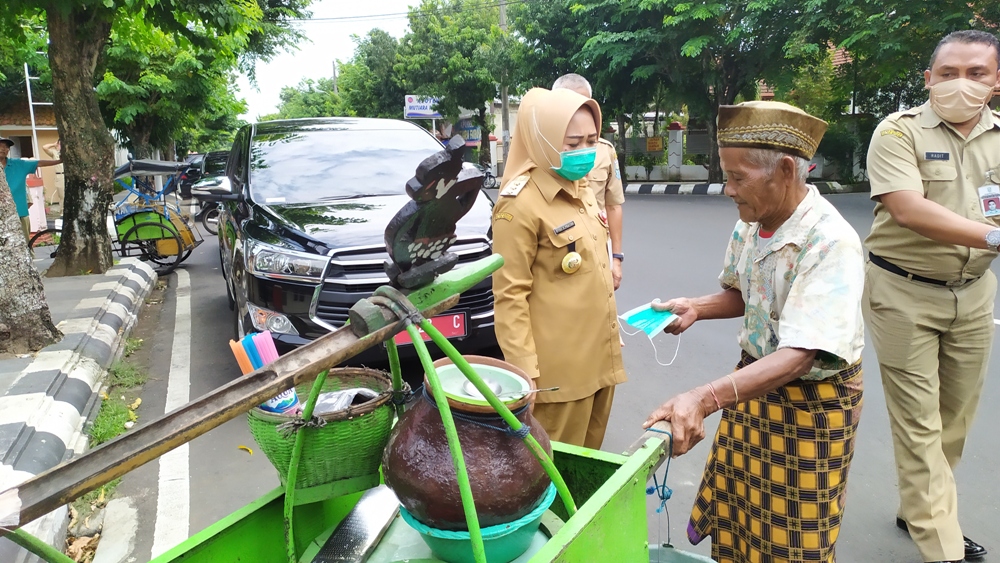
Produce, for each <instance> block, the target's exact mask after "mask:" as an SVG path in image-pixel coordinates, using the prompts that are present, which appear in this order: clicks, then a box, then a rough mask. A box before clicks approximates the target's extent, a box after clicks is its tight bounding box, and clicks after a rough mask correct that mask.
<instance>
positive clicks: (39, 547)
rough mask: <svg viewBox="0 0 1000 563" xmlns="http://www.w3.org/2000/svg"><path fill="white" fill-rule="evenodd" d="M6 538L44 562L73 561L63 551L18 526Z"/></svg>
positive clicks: (69, 562) (59, 562)
mask: <svg viewBox="0 0 1000 563" xmlns="http://www.w3.org/2000/svg"><path fill="white" fill-rule="evenodd" d="M7 538H8V539H9V540H10V541H12V542H14V543H16V544H17V545H19V546H21V547H23V548H24V549H27V550H28V551H30V552H31V553H33V554H35V555H37V556H39V557H41V558H42V561H45V563H73V560H72V559H70V558H69V556H67V555H66V554H65V553H63V552H61V551H59V550H58V549H56V548H54V547H52V546H51V545H49V544H47V543H45V542H43V541H42V540H40V539H38V538H36V537H35V536H33V535H31V534H29V533H28V532H25V531H24V530H22V529H21V528H18V529H16V530H14V531H12V532H9V533H8V534H7Z"/></svg>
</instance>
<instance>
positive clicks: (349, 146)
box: [219, 118, 496, 362]
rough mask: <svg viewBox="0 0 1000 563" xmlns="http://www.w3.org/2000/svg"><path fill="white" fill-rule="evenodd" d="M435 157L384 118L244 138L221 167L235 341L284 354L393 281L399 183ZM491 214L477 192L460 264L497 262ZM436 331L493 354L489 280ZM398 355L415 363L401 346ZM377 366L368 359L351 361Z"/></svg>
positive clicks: (271, 130) (287, 125)
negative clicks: (266, 345) (270, 345)
mask: <svg viewBox="0 0 1000 563" xmlns="http://www.w3.org/2000/svg"><path fill="white" fill-rule="evenodd" d="M440 150H442V145H441V143H439V142H438V141H437V140H436V139H435V138H434V137H433V136H432V135H430V134H429V133H427V132H426V131H425V130H424V129H421V128H420V127H417V126H416V125H414V124H412V123H408V122H405V121H396V120H389V119H363V118H317V119H295V120H282V121H268V122H262V123H257V124H254V125H248V126H245V127H243V128H242V129H240V131H239V133H238V134H237V135H236V139H235V141H234V143H233V148H232V150H231V151H230V153H229V160H228V162H227V166H226V175H227V176H228V178H229V181H230V184H231V186H232V190H233V194H232V195H231V196H229V197H230V198H231V199H230V200H229V201H225V202H224V204H223V211H222V215H221V217H220V219H219V222H220V228H219V252H220V254H221V256H220V258H221V261H222V270H223V274H224V276H225V278H226V289H227V291H228V294H229V303H230V307H231V308H232V309H233V310H234V311H235V315H234V321H235V333H236V336H237V337H239V336H242V335H243V334H245V333H247V332H252V331H255V330H256V331H262V330H270V331H271V334H272V335H274V339H275V344H276V346H277V348H278V351H279V352H280V353H284V352H286V351H288V350H290V349H292V348H295V347H297V346H300V345H303V344H306V343H307V342H309V341H311V340H313V339H315V338H317V337H319V336H321V335H323V334H326V333H327V332H329V331H332V330H334V329H336V328H339V327H341V326H343V324H344V322H345V321H346V320H347V312H348V309H350V308H351V306H352V305H354V303H355V302H357V301H358V300H359V299H362V298H365V297H368V296H369V295H371V293H372V292H373V291H374V290H375V288H377V287H378V286H380V285H384V284H386V283H387V282H388V277H387V276H386V275H385V273H384V271H383V263H384V262H385V261H386V260H387V259H388V253H387V252H386V249H385V242H384V233H385V228H386V225H387V224H388V222H389V220H390V219H391V218H392V217H393V215H395V214H396V212H397V211H399V210H400V209H401V208H402V207H403V205H404V204H406V203H407V202H408V201H410V199H409V197H408V196H407V195H406V191H405V184H406V181H407V180H409V179H410V178H411V177H412V176H413V174H414V172H415V170H416V167H417V165H418V164H419V163H420V162H421V161H422V160H423V159H425V158H426V157H428V156H430V155H432V154H434V153H436V152H438V151H440ZM466 166H472V165H471V164H466ZM491 213H492V203H491V202H490V200H489V198H488V197H487V196H486V194H485V193H483V194H482V195H481V196H480V197H479V198H478V200H477V201H476V203H475V206H474V207H473V208H472V210H471V211H470V212H469V213H468V214H467V215H466V216H465V217H463V218H462V220H461V221H459V223H458V230H457V231H456V235H457V236H458V241H457V242H456V243H455V244H454V245H453V246H452V247H451V251H452V252H454V253H456V254H458V255H459V257H460V259H461V262H463V263H464V262H471V261H474V260H478V259H479V258H482V257H485V256H489V255H490V254H492V252H493V250H492V240H491V231H490V216H491ZM434 322H435V324H436V325H438V326H439V328H441V329H442V332H444V334H445V335H446V336H449V337H450V338H452V341H453V342H454V343H455V345H456V347H458V349H459V350H461V351H462V352H463V353H473V352H484V351H485V350H486V349H491V350H495V347H496V336H495V334H494V332H493V290H492V282H491V280H490V279H489V278H487V279H486V280H485V281H483V282H482V283H480V284H479V285H477V286H476V287H474V288H473V289H471V290H469V291H468V292H466V293H464V294H462V296H461V298H460V300H459V303H458V306H457V307H456V308H454V309H452V310H450V311H448V312H447V313H446V314H444V315H441V316H439V317H437V318H436V319H434ZM397 338H399V337H397ZM400 353H401V355H404V356H410V357H412V356H413V355H414V354H413V351H412V346H411V345H405V343H404V345H402V346H400ZM383 357H384V352H380V351H378V350H375V351H369V353H368V354H365V355H362V356H359V357H358V358H356V359H355V361H356V362H371V361H376V360H377V359H379V358H383Z"/></svg>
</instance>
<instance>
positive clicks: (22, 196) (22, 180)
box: [0, 137, 62, 242]
mask: <svg viewBox="0 0 1000 563" xmlns="http://www.w3.org/2000/svg"><path fill="white" fill-rule="evenodd" d="M13 147H14V141H12V140H10V139H7V138H3V137H0V167H2V168H3V171H4V174H5V175H6V177H7V183H8V184H10V192H11V195H13V196H14V206H15V207H17V216H18V217H20V218H21V228H22V229H23V230H24V238H25V241H26V242H27V241H28V240H29V239H30V238H31V222H30V221H29V220H28V207H29V204H28V187H27V180H28V174H34V173H35V171H36V170H37V169H38V167H40V166H56V165H58V164H61V163H62V161H61V160H27V159H23V158H8V155H9V154H10V149H11V148H13Z"/></svg>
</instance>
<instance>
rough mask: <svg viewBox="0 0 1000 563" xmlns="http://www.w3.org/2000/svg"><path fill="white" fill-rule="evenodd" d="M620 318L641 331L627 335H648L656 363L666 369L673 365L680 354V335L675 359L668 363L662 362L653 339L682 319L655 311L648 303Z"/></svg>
mask: <svg viewBox="0 0 1000 563" xmlns="http://www.w3.org/2000/svg"><path fill="white" fill-rule="evenodd" d="M657 301H658V300H657ZM618 318H619V319H621V320H622V322H624V323H625V324H627V325H629V326H632V327H634V328H637V329H639V330H637V331H635V332H631V333H630V332H626V333H625V334H627V335H629V336H633V335H636V334H639V333H640V332H645V333H646V336H647V337H648V338H649V342H650V343H651V344H653V354H654V356H655V357H656V363H658V364H660V365H661V366H664V367H665V366H669V365H671V364H673V363H674V360H676V359H677V353H678V352H680V349H681V340H680V336H679V335H678V337H677V348H676V349H675V350H674V357H673V358H672V359H671V360H670V362H668V363H663V362H661V361H660V357H659V354H658V353H657V350H656V343H654V342H653V337H654V336H656V335H658V334H661V333H662V332H663V329H665V328H667V326H669V325H670V323H672V322H674V321H676V320H679V319H680V317H678V316H677V315H675V314H673V313H671V312H670V311H657V310H655V309H653V306H652V305H651V304H649V303H647V304H645V305H641V306H639V307H636V308H635V309H632V310H631V311H626V312H625V313H622V314H621V315H618Z"/></svg>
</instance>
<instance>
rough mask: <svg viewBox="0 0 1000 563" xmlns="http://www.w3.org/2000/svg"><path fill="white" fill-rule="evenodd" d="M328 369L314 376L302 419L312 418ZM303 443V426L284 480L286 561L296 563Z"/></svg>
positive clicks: (296, 434) (297, 436)
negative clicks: (297, 486) (297, 495)
mask: <svg viewBox="0 0 1000 563" xmlns="http://www.w3.org/2000/svg"><path fill="white" fill-rule="evenodd" d="M328 373H329V371H323V372H321V373H320V374H319V375H318V376H316V381H314V382H313V386H312V389H310V391H309V398H308V399H306V404H305V406H304V407H303V408H302V420H304V421H306V422H308V421H309V420H310V419H312V414H313V409H315V408H316V400H317V399H319V394H320V392H322V391H323V383H325V382H326V376H327V374H328ZM304 443H305V427H300V428H299V429H298V430H297V431H296V432H295V445H293V446H292V460H291V462H289V464H288V478H287V479H286V481H285V543H286V546H287V553H288V563H298V560H299V558H298V555H297V554H296V553H295V523H294V517H295V482H296V481H297V480H298V478H299V460H301V459H302V446H303V444H304Z"/></svg>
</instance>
